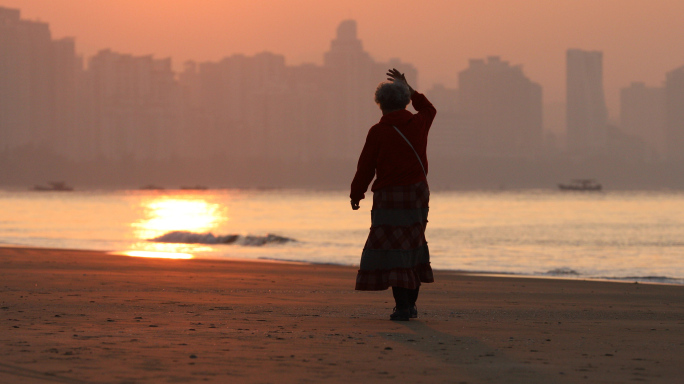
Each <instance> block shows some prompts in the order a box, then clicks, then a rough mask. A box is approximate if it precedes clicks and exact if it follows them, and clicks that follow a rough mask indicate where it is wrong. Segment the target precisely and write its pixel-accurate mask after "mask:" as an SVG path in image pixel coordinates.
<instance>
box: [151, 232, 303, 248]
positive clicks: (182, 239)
mask: <svg viewBox="0 0 684 384" xmlns="http://www.w3.org/2000/svg"><path fill="white" fill-rule="evenodd" d="M149 241H153V242H155V243H178V244H236V245H246V246H257V247H258V246H262V245H268V244H284V243H290V242H296V240H295V239H290V238H288V237H283V236H278V235H273V234H267V235H265V236H252V235H246V236H243V235H219V236H216V235H214V234H213V233H195V232H188V231H173V232H168V233H165V234H163V235H161V236H159V237H155V238H154V239H149Z"/></svg>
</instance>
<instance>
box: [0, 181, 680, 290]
mask: <svg viewBox="0 0 684 384" xmlns="http://www.w3.org/2000/svg"><path fill="white" fill-rule="evenodd" d="M347 195H348V193H347V192H346V191H299V190H270V191H260V190H208V191H182V190H178V191H80V192H79V191H76V192H32V191H0V244H3V245H19V246H32V247H50V248H65V249H92V250H105V251H113V252H129V253H130V252H131V251H138V252H148V253H142V254H145V255H162V256H163V255H174V254H183V255H188V256H189V257H196V258H216V259H271V260H288V261H302V262H310V263H329V264H341V265H358V263H359V257H360V255H361V250H362V248H363V245H364V243H365V240H366V236H367V234H368V228H369V226H370V206H371V201H369V200H368V199H366V200H363V201H362V202H361V209H360V210H358V211H352V210H351V208H350V205H349V198H348V197H347ZM426 237H427V240H428V243H429V246H430V253H431V261H432V266H433V268H435V269H444V270H458V271H468V272H487V273H505V274H519V275H535V276H554V277H558V276H560V277H570V278H600V279H616V280H627V281H650V282H664V283H675V284H684V257H683V256H684V193H679V192H605V193H572V192H571V193H568V192H557V191H552V190H548V191H542V190H539V191H508V192H506V191H498V192H488V191H478V192H434V191H433V192H432V196H431V200H430V214H429V224H428V227H427V232H426ZM134 254H141V253H134Z"/></svg>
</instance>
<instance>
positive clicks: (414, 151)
mask: <svg viewBox="0 0 684 384" xmlns="http://www.w3.org/2000/svg"><path fill="white" fill-rule="evenodd" d="M392 128H394V129H395V130H396V131H397V133H399V134H400V135H401V137H403V138H404V140H406V143H407V144H408V145H409V147H411V149H412V150H413V153H415V154H416V157H417V158H418V162H419V163H420V167H421V168H422V169H423V174H424V175H425V177H426V178H427V172H425V167H424V166H423V162H422V161H421V160H420V156H419V155H418V152H416V149H415V148H413V145H411V142H410V141H409V139H407V138H406V136H404V134H403V133H401V131H400V130H399V128H397V127H395V126H394V125H393V126H392Z"/></svg>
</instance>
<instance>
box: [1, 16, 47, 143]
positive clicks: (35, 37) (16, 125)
mask: <svg viewBox="0 0 684 384" xmlns="http://www.w3.org/2000/svg"><path fill="white" fill-rule="evenodd" d="M54 80H55V72H54V51H53V42H52V38H51V34H50V27H49V26H48V24H46V23H42V22H36V21H28V20H23V19H21V14H20V11H19V10H17V9H9V8H2V7H0V149H5V150H7V149H11V148H15V147H18V146H24V145H28V144H39V145H49V144H50V143H51V141H52V139H53V138H54V136H55V134H54V129H53V128H54V127H53V121H54V113H55V105H54V102H55V92H54V91H55V89H54V85H55V81H54Z"/></svg>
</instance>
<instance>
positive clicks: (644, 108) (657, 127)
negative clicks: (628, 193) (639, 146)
mask: <svg viewBox="0 0 684 384" xmlns="http://www.w3.org/2000/svg"><path fill="white" fill-rule="evenodd" d="M620 127H621V128H622V129H623V130H624V132H625V133H627V134H628V135H631V136H635V137H638V138H640V139H641V140H643V141H644V143H645V144H646V145H647V147H648V150H649V152H650V153H654V152H655V153H657V155H658V157H660V156H662V155H664V154H665V90H664V89H663V88H662V87H647V86H646V84H644V83H639V82H635V83H632V84H631V85H630V86H629V87H627V88H623V89H622V90H621V91H620Z"/></svg>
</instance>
